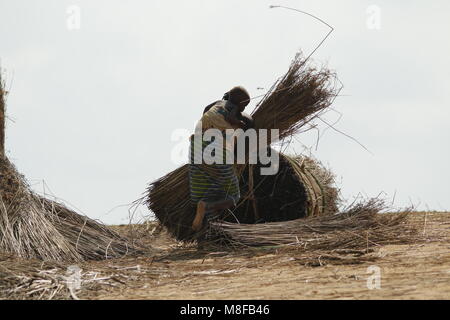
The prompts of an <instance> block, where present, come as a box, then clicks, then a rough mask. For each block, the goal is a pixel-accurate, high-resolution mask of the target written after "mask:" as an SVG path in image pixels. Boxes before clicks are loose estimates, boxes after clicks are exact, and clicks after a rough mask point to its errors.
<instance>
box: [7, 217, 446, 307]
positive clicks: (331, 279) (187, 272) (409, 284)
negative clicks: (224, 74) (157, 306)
mask: <svg viewBox="0 0 450 320" xmlns="http://www.w3.org/2000/svg"><path fill="white" fill-rule="evenodd" d="M383 215H384V216H383V218H382V222H383V223H391V227H392V226H393V225H396V223H394V224H392V223H393V221H394V222H395V220H396V219H405V218H403V217H402V216H401V214H400V215H399V214H398V213H395V214H390V213H387V214H383ZM328 219H331V220H330V221H329V224H328V227H325V226H324V224H321V225H320V228H322V229H321V230H316V231H317V232H319V233H321V234H322V236H319V237H318V239H319V238H320V239H325V240H326V239H327V237H324V236H323V234H328V235H330V237H332V235H333V231H332V229H333V227H336V223H338V224H339V223H342V221H341V222H337V221H336V220H333V218H328ZM364 219H365V221H366V226H365V228H366V230H369V229H370V230H377V227H376V226H374V225H371V222H370V219H368V218H367V216H365V218H364ZM406 219H407V220H402V221H403V222H404V223H407V225H408V228H406V229H405V228H404V230H405V233H399V234H398V235H397V239H394V237H392V238H391V241H381V240H382V239H387V238H386V234H384V238H380V236H383V234H376V233H374V235H376V237H375V238H370V236H366V241H367V239H369V240H370V239H372V240H370V241H369V242H368V243H367V242H366V243H365V244H363V243H364V242H363V241H359V240H357V237H355V235H353V236H351V235H350V232H351V231H350V229H347V232H348V234H347V235H345V234H341V236H342V239H347V240H348V241H347V243H346V244H345V245H343V243H340V244H339V246H338V245H336V246H333V245H331V244H326V243H325V242H316V243H315V246H311V248H308V249H305V247H304V246H303V247H302V246H301V244H300V245H299V244H293V245H283V246H263V247H257V248H251V247H248V248H242V247H241V248H239V249H236V248H235V249H227V250H225V249H224V248H223V247H222V248H204V249H199V248H197V247H196V246H195V245H193V244H183V243H180V242H177V241H175V240H174V239H173V238H172V237H170V236H169V234H168V233H167V231H165V230H164V228H162V227H161V226H159V225H158V224H157V223H154V222H149V223H146V224H144V225H138V226H136V225H134V226H119V227H115V229H116V231H118V232H119V233H121V234H122V235H124V236H127V237H135V238H139V239H140V240H141V241H143V243H144V244H145V245H146V247H147V249H148V250H147V251H146V252H142V253H141V254H140V255H138V256H126V257H123V258H117V259H110V260H105V261H91V262H86V261H85V262H81V263H78V264H76V267H78V268H79V269H81V283H80V288H79V289H76V290H72V291H71V290H68V288H67V279H68V277H69V275H70V272H69V271H70V270H72V269H73V268H74V264H67V263H52V262H45V263H43V262H42V261H37V260H24V259H18V258H15V257H13V256H12V255H0V297H1V298H3V299H11V298H18V299H24V298H25V299H30V298H31V299H351V298H356V299H378V298H389V299H431V298H433V299H435V298H440V299H449V298H450V273H449V271H450V269H449V267H450V255H449V254H448V252H449V248H450V214H449V213H436V212H420V213H418V212H414V213H410V214H408V215H407V217H406ZM311 222H313V221H311ZM403 222H402V223H403ZM310 227H311V228H312V229H314V226H313V225H312V224H311V225H310ZM303 228H305V225H303ZM412 229H414V230H415V232H414V235H413V234H408V232H410V231H408V230H412ZM303 230H304V234H305V236H304V237H303V240H304V239H305V238H306V237H307V236H306V235H307V234H309V235H311V231H309V233H308V232H306V229H303ZM354 230H355V233H356V234H358V230H361V227H359V228H358V227H356V226H354ZM391 231H392V229H391ZM330 232H331V233H330ZM344 236H345V237H344ZM377 237H378V238H377ZM377 239H378V240H377ZM325 240H324V241H325ZM300 241H301V239H300ZM342 241H344V240H342ZM338 247H340V248H338ZM374 270H375V271H376V270H379V272H380V276H381V277H380V283H379V284H380V288H379V289H377V288H373V289H370V288H369V287H368V280H369V282H370V283H372V282H371V280H370V276H372V275H373V274H374V272H375V271H374Z"/></svg>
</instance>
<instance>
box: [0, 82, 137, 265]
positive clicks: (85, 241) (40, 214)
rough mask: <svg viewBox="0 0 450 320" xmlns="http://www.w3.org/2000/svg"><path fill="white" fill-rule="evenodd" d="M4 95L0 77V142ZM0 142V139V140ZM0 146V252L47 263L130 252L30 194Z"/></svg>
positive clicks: (112, 236)
mask: <svg viewBox="0 0 450 320" xmlns="http://www.w3.org/2000/svg"><path fill="white" fill-rule="evenodd" d="M4 112H5V91H4V83H3V82H2V79H1V77H0V122H1V125H0V131H2V136H1V137H0V138H1V139H3V138H4V131H3V130H4V127H5V126H4V120H5V114H4ZM1 139H0V140H1ZM2 142H3V140H1V141H0V251H1V252H6V253H11V254H15V255H16V256H18V257H21V258H27V259H31V258H36V259H41V260H52V261H81V260H90V259H94V260H100V259H109V258H112V257H120V256H123V255H125V254H128V253H131V252H134V251H136V247H135V246H133V245H131V244H130V242H129V241H128V240H127V239H126V238H124V237H121V236H119V235H118V234H117V233H115V232H113V231H112V230H110V229H109V228H108V227H106V226H105V225H103V224H101V223H99V222H97V221H94V220H92V219H89V218H88V217H85V216H81V215H79V214H77V213H76V212H74V211H73V210H70V209H68V208H67V207H65V206H64V205H63V204H61V203H58V202H55V201H53V200H50V199H46V198H44V197H41V196H39V195H38V194H36V193H35V192H33V191H31V189H30V187H29V185H28V184H27V182H26V180H25V177H23V176H22V175H20V174H19V173H18V171H17V170H16V168H15V167H14V165H13V164H12V163H11V162H10V161H9V160H8V158H7V157H6V156H5V155H4V153H3V144H2Z"/></svg>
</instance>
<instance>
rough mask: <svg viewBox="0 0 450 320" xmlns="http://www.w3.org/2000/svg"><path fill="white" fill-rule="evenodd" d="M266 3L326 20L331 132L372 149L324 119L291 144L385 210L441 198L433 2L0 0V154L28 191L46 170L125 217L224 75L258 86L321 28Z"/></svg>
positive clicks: (443, 123) (443, 126) (444, 180)
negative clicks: (333, 86) (335, 80)
mask: <svg viewBox="0 0 450 320" xmlns="http://www.w3.org/2000/svg"><path fill="white" fill-rule="evenodd" d="M277 4H278V5H285V6H289V7H294V8H297V9H300V10H304V11H307V12H309V13H311V14H314V15H317V16H319V17H320V18H322V19H323V20H325V21H326V22H328V23H329V24H330V25H332V26H333V27H334V28H335V30H334V32H333V33H332V35H331V36H330V38H329V39H328V40H327V41H326V42H325V43H324V45H323V46H322V47H320V49H319V50H318V51H317V52H316V53H315V54H314V56H313V58H314V60H315V61H316V62H317V63H318V64H327V65H328V66H329V67H330V68H332V69H334V70H336V72H337V74H338V76H339V78H340V80H341V81H342V82H343V83H344V85H345V88H344V90H343V91H342V92H341V94H342V96H341V97H339V98H338V99H337V100H336V101H335V104H334V108H335V109H336V110H338V111H339V112H341V113H342V114H343V116H342V118H341V120H340V122H339V123H338V124H337V125H336V128H338V129H339V130H342V131H344V132H345V133H346V134H349V135H351V136H352V137H354V138H355V139H357V140H358V141H359V142H360V143H362V144H364V145H365V146H366V147H367V148H368V149H369V150H370V151H371V153H369V152H367V151H366V150H364V149H363V148H362V147H361V146H359V145H358V144H357V143H355V142H354V141H352V140H351V139H349V138H347V137H346V136H344V135H342V134H339V133H337V132H336V131H333V130H332V129H329V130H326V131H325V133H324V135H323V136H322V138H321V139H320V141H319V145H318V149H317V150H315V146H314V145H315V142H316V140H315V137H316V135H317V134H316V133H314V132H311V133H310V134H304V135H300V136H298V137H297V139H296V140H297V141H295V142H294V143H293V144H292V145H291V146H290V148H289V149H290V151H291V152H294V151H295V152H301V151H302V150H303V146H307V147H312V152H313V154H314V155H315V156H316V157H317V158H319V159H320V160H321V161H322V162H324V163H325V164H327V165H328V166H329V167H330V168H331V169H332V170H333V171H334V172H335V173H336V175H337V176H338V182H339V186H340V187H341V188H342V191H343V195H344V196H345V197H346V198H349V199H351V198H352V197H353V196H355V195H357V194H358V193H363V194H366V195H367V196H377V195H378V194H379V193H380V192H385V193H386V194H387V197H390V198H393V197H394V194H395V204H396V205H397V206H408V205H409V204H411V202H412V203H413V204H415V205H418V208H419V209H430V210H449V209H450V199H449V186H448V183H449V181H450V170H449V164H450V150H449V142H448V141H449V140H450V130H449V120H450V109H449V101H450V99H449V96H450V93H449V92H450V91H449V80H448V77H449V75H450V59H449V57H450V45H449V42H448V31H449V30H450V28H449V27H450V21H449V19H448V13H449V12H450V2H449V1H445V0H442V1H438V0H433V1H395V2H394V1H387V0H385V1H381V0H379V1H362V0H355V1H350V0H348V1H339V3H337V1H324V0H321V1H317V0H315V1H296V0H292V1H282V0H279V1H266V0H253V1H249V0H247V1H237V0H227V1H211V0H203V1H201V0H189V1H187V0H183V1H181V0H179V1H172V0H160V1H153V0H152V1H118V0H107V1H92V0H90V1H87V0H86V1H76V0H73V1H65V0H53V1H50V0H45V1H44V0H42V1H25V0H15V1H1V2H0V39H1V40H0V59H1V66H2V68H3V69H4V70H6V71H5V74H4V76H5V77H6V81H7V88H8V89H10V94H9V96H8V101H7V106H8V115H9V118H10V120H9V121H8V123H7V125H8V131H7V150H8V155H9V157H10V158H11V159H12V160H13V161H14V163H15V164H16V165H17V167H18V169H19V170H20V171H21V172H22V173H23V174H25V175H26V177H27V179H28V180H29V182H30V184H32V186H33V188H34V189H35V190H37V191H39V192H43V191H44V188H43V181H45V184H46V185H47V187H46V188H45V192H47V193H49V192H51V193H52V194H54V195H56V196H57V197H59V198H62V199H64V200H66V201H67V202H68V203H70V204H71V205H73V206H74V207H75V208H77V209H78V210H79V211H80V212H82V213H85V214H87V215H88V216H90V217H92V218H98V219H100V220H102V221H104V222H106V223H127V222H128V206H127V204H129V203H131V202H132V201H133V200H135V199H137V198H139V197H140V195H141V194H142V193H143V192H144V190H145V188H146V186H147V184H148V183H149V182H151V181H152V180H154V179H156V178H158V177H160V176H162V175H164V174H165V173H167V172H169V171H170V170H173V169H175V168H176V167H178V166H179V165H180V163H179V162H178V163H177V161H174V160H175V159H174V157H173V150H174V148H175V147H176V146H177V145H178V144H179V143H180V140H176V139H175V138H177V136H176V133H179V132H182V131H183V130H184V131H186V132H189V131H191V130H192V129H193V127H194V124H195V122H196V121H197V120H198V119H199V116H200V115H201V112H202V110H203V107H204V106H205V105H207V104H209V103H210V102H212V101H214V100H216V99H218V98H221V96H222V94H223V93H224V92H225V91H226V90H228V89H229V88H231V87H232V86H234V85H243V86H245V87H246V88H247V89H248V90H249V91H250V93H251V95H252V96H256V95H259V94H261V93H264V91H263V90H257V88H258V87H262V88H266V89H268V88H269V87H270V85H271V84H272V83H273V82H274V81H275V80H276V79H277V77H279V76H281V75H282V74H284V73H285V72H286V71H287V68H288V67H289V63H290V61H291V59H292V58H293V57H294V55H295V53H296V52H297V51H299V50H302V51H303V52H305V54H308V53H310V52H311V51H312V50H313V49H314V47H315V46H316V45H317V44H318V43H319V42H320V41H321V39H322V38H323V37H324V36H325V35H326V33H327V32H328V30H329V29H328V28H327V27H326V26H324V25H323V24H320V23H319V22H317V21H316V20H314V19H312V18H310V17H308V16H306V15H301V14H299V13H296V12H293V11H289V10H286V9H282V8H278V9H269V5H277ZM78 13H79V22H80V23H79V25H78V24H77V22H78ZM78 27H79V28H78ZM10 86H11V87H10ZM257 101H258V100H254V101H252V103H251V104H250V106H249V107H248V109H249V111H251V110H252V109H253V108H254V106H255V104H256V102H257ZM338 117H339V114H338V113H337V112H331V113H329V114H328V115H327V116H326V118H327V119H328V120H329V121H335V120H337V119H338ZM321 128H322V132H323V130H324V129H325V126H322V127H321ZM174 134H175V135H174ZM178 139H179V137H178ZM183 141H185V140H183ZM148 214H149V212H148V211H146V210H145V209H144V208H141V210H140V211H139V213H138V216H140V215H148Z"/></svg>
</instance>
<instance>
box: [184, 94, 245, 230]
mask: <svg viewBox="0 0 450 320" xmlns="http://www.w3.org/2000/svg"><path fill="white" fill-rule="evenodd" d="M249 102H250V95H249V94H248V92H247V90H245V89H244V88H243V87H242V86H237V87H234V88H232V89H231V90H230V91H228V92H226V93H225V94H224V96H223V98H222V100H218V101H215V102H213V103H211V104H210V105H208V106H207V107H206V108H205V109H204V111H203V116H202V117H201V119H200V121H199V123H198V124H197V126H196V134H201V135H202V134H203V133H204V132H205V131H206V130H208V129H218V130H220V131H221V132H222V133H223V134H225V130H227V129H238V128H241V129H244V130H245V129H248V128H249V127H250V126H252V119H251V117H249V116H246V115H243V111H244V110H245V107H246V106H247V105H248V104H249ZM194 141H195V134H194V135H192V136H191V149H190V163H189V185H190V193H191V201H192V203H193V205H194V207H195V210H196V214H195V218H194V220H193V222H192V229H193V230H194V231H199V230H201V228H202V226H203V220H204V218H205V215H206V214H208V215H211V216H214V214H217V213H219V212H221V211H223V210H225V209H230V208H233V207H235V206H236V204H237V202H238V201H239V199H240V190H239V180H238V178H237V175H236V173H235V172H234V166H233V164H229V163H226V161H223V163H221V164H218V163H213V164H205V163H204V161H203V151H204V149H205V148H206V147H207V146H208V145H210V144H211V143H214V141H211V142H208V141H203V139H199V140H198V141H199V142H200V143H201V145H199V146H196V145H195V143H194ZM226 148H227V143H225V149H226ZM225 151H226V150H225ZM200 153H201V154H200ZM196 156H201V158H200V159H202V163H200V164H198V163H195V161H194V159H195V157H196ZM225 159H226V152H225V153H224V160H225Z"/></svg>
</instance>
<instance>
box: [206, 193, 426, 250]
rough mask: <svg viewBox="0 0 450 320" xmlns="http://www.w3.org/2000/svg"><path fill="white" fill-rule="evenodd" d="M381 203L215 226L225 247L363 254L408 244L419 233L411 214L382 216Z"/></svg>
mask: <svg viewBox="0 0 450 320" xmlns="http://www.w3.org/2000/svg"><path fill="white" fill-rule="evenodd" d="M385 209H386V206H385V203H384V201H383V200H380V199H370V200H368V201H361V202H360V203H357V204H355V205H352V206H351V207H350V208H348V209H346V210H344V211H343V212H342V213H339V214H335V215H327V216H318V217H309V218H306V219H297V220H292V221H283V222H273V223H264V224H237V223H229V222H223V221H218V222H213V223H211V228H212V229H213V230H214V233H215V234H217V235H220V237H218V238H217V239H218V240H220V243H221V245H223V244H224V241H225V243H227V244H228V245H230V246H280V245H281V246H295V247H296V248H297V249H298V250H301V251H314V250H327V251H332V250H334V249H339V250H344V249H355V250H363V249H365V248H367V249H368V248H373V247H376V246H378V245H382V244H386V243H389V244H397V243H408V242H411V241H413V240H414V239H417V230H416V228H415V227H414V226H413V225H412V224H409V223H407V218H408V213H409V210H405V211H402V212H398V213H382V214H380V212H382V211H384V210H385Z"/></svg>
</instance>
